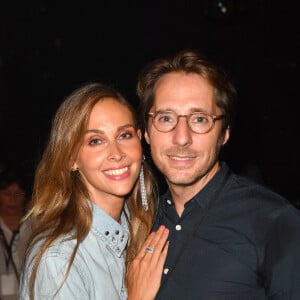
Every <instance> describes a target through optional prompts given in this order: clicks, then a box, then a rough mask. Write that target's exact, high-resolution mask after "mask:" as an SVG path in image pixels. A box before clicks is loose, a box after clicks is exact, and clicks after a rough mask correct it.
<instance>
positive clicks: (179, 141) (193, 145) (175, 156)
mask: <svg viewBox="0 0 300 300" xmlns="http://www.w3.org/2000/svg"><path fill="white" fill-rule="evenodd" d="M158 110H159V111H161V110H162V111H165V110H171V111H174V112H175V113H177V114H178V115H189V114H191V113H193V112H199V111H200V112H205V113H208V114H213V115H221V114H222V112H221V110H220V108H218V107H217V106H216V103H215V100H214V88H213V87H212V86H211V85H210V83H209V82H208V81H207V80H206V79H204V78H203V77H201V76H199V75H197V74H185V73H175V72H173V73H169V74H167V75H165V76H164V77H162V78H161V79H160V81H159V82H158V84H157V88H156V92H155V99H154V104H153V107H152V108H151V110H150V112H156V111H158ZM221 128H222V121H221V120H217V121H215V124H214V126H213V128H212V129H211V130H210V131H209V132H207V133H205V134H199V133H195V132H193V131H191V129H190V128H189V127H188V124H187V118H184V117H181V118H179V120H178V124H177V126H176V128H175V129H173V130H172V131H169V132H160V131H158V130H157V129H156V128H155V127H154V125H153V119H152V118H151V117H150V118H149V121H148V131H147V132H146V133H145V139H146V141H147V142H148V144H150V149H151V155H152V158H153V161H154V163H155V165H156V166H157V168H158V169H159V170H160V171H161V172H162V173H163V174H164V175H165V177H166V180H167V182H168V184H169V186H172V185H173V186H180V185H181V186H187V185H188V186H191V185H195V184H196V185H197V183H198V182H200V181H202V182H203V184H204V182H207V181H208V180H209V179H210V178H211V176H213V173H215V171H216V169H217V168H218V163H217V160H218V155H219V151H220V148H221V146H222V145H223V144H225V143H226V141H227V140H228V138H229V130H228V129H227V130H226V133H225V135H224V136H223V135H222V133H221Z"/></svg>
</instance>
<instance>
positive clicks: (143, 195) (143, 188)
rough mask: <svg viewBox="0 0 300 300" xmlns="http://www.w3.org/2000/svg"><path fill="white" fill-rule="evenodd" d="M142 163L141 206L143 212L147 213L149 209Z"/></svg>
mask: <svg viewBox="0 0 300 300" xmlns="http://www.w3.org/2000/svg"><path fill="white" fill-rule="evenodd" d="M144 160H145V157H144V156H143V161H144ZM143 161H142V165H141V170H140V189H141V198H142V205H143V207H144V209H145V211H147V210H148V209H149V206H148V201H147V194H146V186H145V177H144V167H143Z"/></svg>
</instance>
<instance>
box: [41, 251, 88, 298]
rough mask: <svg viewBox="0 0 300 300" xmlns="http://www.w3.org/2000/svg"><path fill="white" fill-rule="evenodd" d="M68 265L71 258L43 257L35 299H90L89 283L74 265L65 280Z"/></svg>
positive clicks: (60, 256)
mask: <svg viewBox="0 0 300 300" xmlns="http://www.w3.org/2000/svg"><path fill="white" fill-rule="evenodd" d="M68 264H69V257H68V258H67V257H64V256H63V255H62V254H60V255H54V254H52V255H47V256H46V257H43V259H42V260H41V263H40V265H39V267H38V271H37V275H36V283H35V299H53V298H55V299H57V300H65V299H74V300H75V299H78V300H79V299H82V300H83V299H85V300H86V299H89V293H88V286H87V284H88V282H87V280H85V279H84V278H85V276H84V275H83V272H82V270H80V269H79V267H78V266H76V265H75V264H74V263H73V265H72V268H71V269H70V272H69V274H68V276H67V278H65V275H66V272H67V269H68ZM54 296H55V297H54Z"/></svg>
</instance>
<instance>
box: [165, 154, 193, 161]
mask: <svg viewBox="0 0 300 300" xmlns="http://www.w3.org/2000/svg"><path fill="white" fill-rule="evenodd" d="M169 158H170V159H172V160H177V161H187V160H193V159H194V157H190V156H184V157H183V156H174V155H169Z"/></svg>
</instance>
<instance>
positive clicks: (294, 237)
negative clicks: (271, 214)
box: [265, 206, 300, 300]
mask: <svg viewBox="0 0 300 300" xmlns="http://www.w3.org/2000/svg"><path fill="white" fill-rule="evenodd" d="M265 276H266V280H265V283H266V285H267V286H266V290H267V294H268V299H272V300H284V299H291V300H296V299H300V211H299V210H297V209H293V207H289V206H287V207H285V208H284V209H283V211H282V212H281V213H280V215H279V216H278V217H277V218H276V219H275V221H274V224H273V226H272V231H271V232H270V238H269V243H268V245H267V248H266V258H265Z"/></svg>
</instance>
